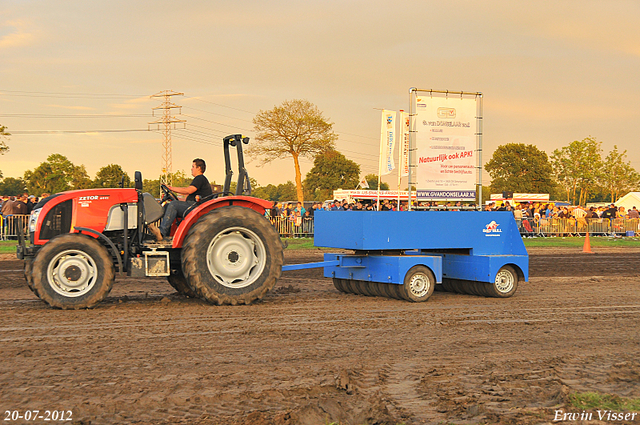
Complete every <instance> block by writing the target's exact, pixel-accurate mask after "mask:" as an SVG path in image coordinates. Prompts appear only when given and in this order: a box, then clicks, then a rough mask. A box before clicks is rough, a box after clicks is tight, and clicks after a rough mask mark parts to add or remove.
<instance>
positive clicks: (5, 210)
mask: <svg viewBox="0 0 640 425" xmlns="http://www.w3.org/2000/svg"><path fill="white" fill-rule="evenodd" d="M15 201H16V197H15V196H9V198H8V199H5V201H4V202H3V203H2V210H0V214H2V216H3V217H6V216H8V215H12V214H15V212H14V206H13V204H14V203H15Z"/></svg>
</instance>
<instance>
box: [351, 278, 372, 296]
mask: <svg viewBox="0 0 640 425" xmlns="http://www.w3.org/2000/svg"><path fill="white" fill-rule="evenodd" d="M355 282H356V286H357V287H358V290H359V291H360V293H361V294H362V295H365V296H367V297H372V296H373V294H372V293H371V292H370V291H369V283H368V282H367V281H364V280H356V281H355Z"/></svg>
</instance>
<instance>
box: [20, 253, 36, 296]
mask: <svg viewBox="0 0 640 425" xmlns="http://www.w3.org/2000/svg"><path fill="white" fill-rule="evenodd" d="M23 272H24V280H26V281H27V286H28V287H29V289H31V292H33V293H34V294H36V295H38V294H37V293H36V290H35V288H34V287H33V257H25V259H24V270H23Z"/></svg>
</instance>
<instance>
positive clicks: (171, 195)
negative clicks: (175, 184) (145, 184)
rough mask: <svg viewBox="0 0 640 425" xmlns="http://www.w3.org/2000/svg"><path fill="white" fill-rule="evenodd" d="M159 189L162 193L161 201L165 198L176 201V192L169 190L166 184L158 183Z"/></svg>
mask: <svg viewBox="0 0 640 425" xmlns="http://www.w3.org/2000/svg"><path fill="white" fill-rule="evenodd" d="M160 189H162V193H163V194H164V195H163V196H162V202H164V201H166V200H169V201H177V200H178V195H176V193H175V192H173V191H172V190H169V188H168V187H167V185H165V184H161V185H160Z"/></svg>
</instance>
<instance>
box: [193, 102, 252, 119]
mask: <svg viewBox="0 0 640 425" xmlns="http://www.w3.org/2000/svg"><path fill="white" fill-rule="evenodd" d="M183 108H187V109H193V110H194V111H199V112H204V113H206V114H211V115H218V116H221V117H225V118H230V119H232V120H238V121H244V122H248V123H253V121H249V120H245V119H243V118H236V117H230V116H228V115H222V114H218V113H217V112H210V111H205V110H204V109H198V108H194V107H193V106H183Z"/></svg>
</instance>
